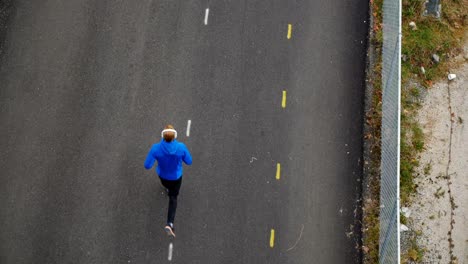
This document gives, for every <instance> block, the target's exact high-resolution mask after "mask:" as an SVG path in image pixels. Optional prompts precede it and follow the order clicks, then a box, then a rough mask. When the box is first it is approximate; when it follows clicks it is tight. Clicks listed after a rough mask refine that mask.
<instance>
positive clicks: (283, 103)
mask: <svg viewBox="0 0 468 264" xmlns="http://www.w3.org/2000/svg"><path fill="white" fill-rule="evenodd" d="M281 107H283V108H286V91H283V100H282V101H281Z"/></svg>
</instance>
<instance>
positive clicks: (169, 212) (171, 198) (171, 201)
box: [167, 177, 182, 228]
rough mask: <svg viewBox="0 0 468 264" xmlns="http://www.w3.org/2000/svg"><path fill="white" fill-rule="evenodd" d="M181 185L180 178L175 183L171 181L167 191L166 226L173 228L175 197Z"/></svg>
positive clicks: (175, 206) (175, 207)
mask: <svg viewBox="0 0 468 264" xmlns="http://www.w3.org/2000/svg"><path fill="white" fill-rule="evenodd" d="M181 185H182V177H180V178H179V179H178V180H176V181H171V188H168V189H169V208H168V210H167V224H168V225H169V226H171V228H174V227H173V225H174V219H175V214H176V209H177V196H178V195H179V190H180V186H181Z"/></svg>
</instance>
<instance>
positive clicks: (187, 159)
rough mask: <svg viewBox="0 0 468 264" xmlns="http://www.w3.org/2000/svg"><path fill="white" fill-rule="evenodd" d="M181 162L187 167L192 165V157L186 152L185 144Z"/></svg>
mask: <svg viewBox="0 0 468 264" xmlns="http://www.w3.org/2000/svg"><path fill="white" fill-rule="evenodd" d="M183 161H184V162H185V164H187V165H192V155H190V152H189V151H188V149H187V147H186V146H185V144H184V158H183Z"/></svg>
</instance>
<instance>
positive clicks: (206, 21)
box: [205, 8, 210, 25]
mask: <svg viewBox="0 0 468 264" xmlns="http://www.w3.org/2000/svg"><path fill="white" fill-rule="evenodd" d="M209 14H210V9H209V8H207V9H206V10H205V25H208V15H209Z"/></svg>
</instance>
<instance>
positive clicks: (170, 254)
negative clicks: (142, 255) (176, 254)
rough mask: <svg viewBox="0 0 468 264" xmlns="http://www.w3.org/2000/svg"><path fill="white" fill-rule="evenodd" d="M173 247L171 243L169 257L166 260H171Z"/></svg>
mask: <svg viewBox="0 0 468 264" xmlns="http://www.w3.org/2000/svg"><path fill="white" fill-rule="evenodd" d="M173 248H174V247H173V246H172V243H169V256H168V257H167V260H169V261H171V260H172V249H173Z"/></svg>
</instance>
